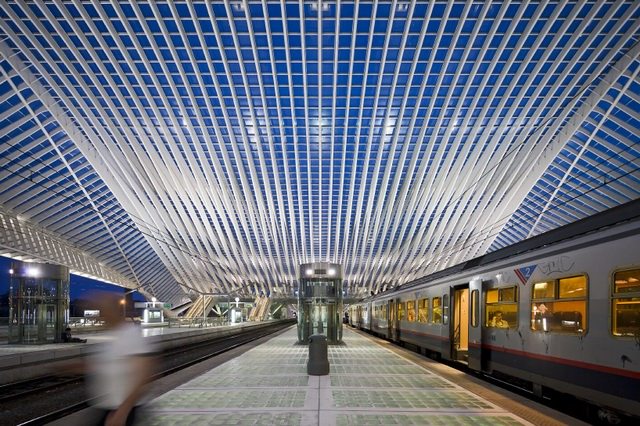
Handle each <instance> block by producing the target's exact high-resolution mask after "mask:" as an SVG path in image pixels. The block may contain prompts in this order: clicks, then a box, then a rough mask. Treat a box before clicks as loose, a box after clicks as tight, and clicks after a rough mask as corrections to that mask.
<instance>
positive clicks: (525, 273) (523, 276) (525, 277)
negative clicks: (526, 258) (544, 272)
mask: <svg viewBox="0 0 640 426" xmlns="http://www.w3.org/2000/svg"><path fill="white" fill-rule="evenodd" d="M537 266H538V265H530V266H525V267H522V268H518V269H514V270H513V272H515V273H516V275H517V276H518V278H519V279H520V281H522V284H526V283H527V281H529V278H531V275H533V271H535V270H536V267H537Z"/></svg>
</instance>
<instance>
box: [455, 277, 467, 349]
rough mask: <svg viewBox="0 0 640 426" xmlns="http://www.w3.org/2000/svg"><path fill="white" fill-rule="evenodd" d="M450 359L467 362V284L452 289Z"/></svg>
mask: <svg viewBox="0 0 640 426" xmlns="http://www.w3.org/2000/svg"><path fill="white" fill-rule="evenodd" d="M451 308H452V310H453V312H452V314H453V315H452V316H453V317H452V321H451V332H452V336H451V337H452V339H451V359H452V360H453V361H467V358H468V349H469V328H470V327H469V286H468V285H467V284H463V285H459V286H455V287H453V303H452V306H451Z"/></svg>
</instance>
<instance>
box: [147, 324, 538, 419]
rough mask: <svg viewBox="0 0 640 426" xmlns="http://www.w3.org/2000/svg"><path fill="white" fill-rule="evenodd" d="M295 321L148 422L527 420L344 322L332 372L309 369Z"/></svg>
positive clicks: (161, 404) (162, 400)
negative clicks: (314, 373) (315, 372)
mask: <svg viewBox="0 0 640 426" xmlns="http://www.w3.org/2000/svg"><path fill="white" fill-rule="evenodd" d="M295 342H296V331H295V328H292V329H291V330H289V331H287V332H286V333H284V334H281V335H280V336H278V337H276V338H274V339H271V340H270V341H268V342H267V343H266V344H263V345H261V346H258V347H257V348H254V349H252V350H250V351H249V352H247V353H245V354H244V355H242V356H240V357H238V358H235V359H233V360H232V361H229V362H227V363H225V364H223V365H221V366H220V367H218V368H215V369H213V370H211V371H209V372H208V373H206V374H204V375H202V376H200V377H198V378H196V379H194V380H192V381H190V382H188V383H186V384H184V385H182V386H180V387H178V388H176V389H174V390H172V391H170V392H168V393H166V394H164V395H162V396H160V397H159V398H157V399H155V400H153V401H151V402H150V404H149V405H148V406H147V409H148V413H147V414H146V415H145V422H144V423H145V424H149V425H184V424H197V425H323V426H324V425H427V424H431V425H467V424H468V425H507V424H528V423H527V422H526V421H524V420H522V419H520V418H518V417H516V416H515V415H513V414H510V413H508V412H506V411H504V410H503V409H501V408H499V407H497V406H496V405H494V404H492V403H490V402H488V401H486V400H484V399H482V398H480V397H478V396H476V395H475V394H473V393H471V392H468V391H466V390H464V389H463V388H461V387H460V386H457V385H456V384H454V383H452V382H450V381H448V380H445V379H443V378H440V377H439V376H437V375H436V374H434V373H432V372H430V371H428V370H426V369H425V368H423V367H420V366H418V365H417V364H414V363H412V362H411V361H408V360H406V359H404V358H401V357H400V356H398V355H396V354H394V353H393V352H391V351H389V350H387V349H385V348H384V347H382V346H379V345H376V344H375V343H373V342H372V341H371V340H369V339H367V338H365V337H363V336H361V335H359V334H357V333H355V332H353V331H352V330H350V329H348V328H345V335H344V343H345V344H344V345H341V346H330V347H329V362H330V364H331V372H330V375H329V376H320V377H318V376H307V374H306V371H307V370H306V365H307V353H308V347H307V346H301V345H297V344H296V343H295Z"/></svg>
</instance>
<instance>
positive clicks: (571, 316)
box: [531, 275, 588, 334]
mask: <svg viewBox="0 0 640 426" xmlns="http://www.w3.org/2000/svg"><path fill="white" fill-rule="evenodd" d="M587 285H588V284H587V276H586V275H579V276H575V277H567V278H561V279H559V280H553V281H544V282H538V283H534V284H533V297H532V300H531V329H532V330H534V331H554V332H561V333H579V334H584V333H586V331H587V294H588V292H587Z"/></svg>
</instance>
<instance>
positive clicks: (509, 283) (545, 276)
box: [347, 199, 640, 423]
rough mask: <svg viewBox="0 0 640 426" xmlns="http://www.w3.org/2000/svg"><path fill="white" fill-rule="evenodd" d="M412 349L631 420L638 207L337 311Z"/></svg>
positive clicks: (635, 412)
mask: <svg viewBox="0 0 640 426" xmlns="http://www.w3.org/2000/svg"><path fill="white" fill-rule="evenodd" d="M347 313H348V316H347V318H348V320H347V322H348V323H349V324H350V325H351V326H353V327H356V328H359V329H362V330H365V331H367V332H369V333H372V334H374V335H376V336H378V337H381V338H385V339H388V340H390V341H393V342H396V343H399V344H402V345H405V346H411V347H413V348H415V349H417V351H419V352H421V353H423V354H425V355H430V356H432V357H434V358H441V359H444V360H448V361H451V362H460V363H462V364H465V365H466V366H467V367H468V369H470V370H472V371H473V372H477V373H478V374H485V375H490V376H495V377H499V378H500V379H501V380H502V379H505V380H509V381H511V382H513V383H518V384H519V385H520V386H521V387H524V388H526V389H528V390H529V391H530V392H532V393H533V394H535V395H537V396H539V397H543V396H546V395H556V396H557V395H567V394H568V395H572V396H573V397H575V398H577V399H579V400H583V401H585V402H587V403H589V406H590V407H595V408H597V415H598V416H599V417H600V419H601V420H609V421H610V422H612V423H615V422H617V421H620V420H621V419H624V418H626V416H631V417H632V418H636V417H640V199H639V200H635V201H631V202H628V203H626V204H623V205H620V206H618V207H614V208H612V209H609V210H606V211H604V212H601V213H598V214H596V215H594V216H591V217H589V218H586V219H582V220H579V221H576V222H573V223H571V224H568V225H564V226H562V227H559V228H557V229H554V230H551V231H548V232H546V233H544V234H540V235H538V236H535V237H532V238H529V239H526V240H523V241H522V242H519V243H516V244H514V245H511V246H509V247H505V248H502V249H499V250H496V251H493V252H490V253H488V254H485V255H483V256H480V257H477V258H474V259H471V260H468V261H466V262H463V263H461V264H459V265H456V266H453V267H449V268H447V269H444V270H442V271H439V272H437V273H434V274H430V275H428V276H425V277H422V278H420V279H417V280H415V281H413V282H409V283H406V284H404V285H402V286H399V287H396V288H393V289H390V290H387V291H382V292H378V293H377V294H372V295H371V296H370V297H367V298H365V299H363V300H360V301H356V302H354V303H352V304H350V305H349V306H348V308H347Z"/></svg>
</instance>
